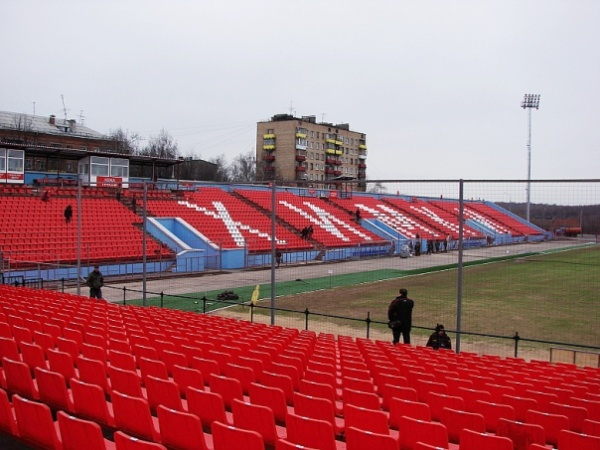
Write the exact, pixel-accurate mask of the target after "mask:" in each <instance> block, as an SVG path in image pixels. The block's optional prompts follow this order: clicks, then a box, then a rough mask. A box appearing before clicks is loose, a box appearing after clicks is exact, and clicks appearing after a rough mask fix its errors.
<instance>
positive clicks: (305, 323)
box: [304, 308, 310, 331]
mask: <svg viewBox="0 0 600 450" xmlns="http://www.w3.org/2000/svg"><path fill="white" fill-rule="evenodd" d="M309 314H310V312H309V311H308V308H306V309H305V310H304V316H305V318H304V329H305V330H307V331H308V315H309Z"/></svg>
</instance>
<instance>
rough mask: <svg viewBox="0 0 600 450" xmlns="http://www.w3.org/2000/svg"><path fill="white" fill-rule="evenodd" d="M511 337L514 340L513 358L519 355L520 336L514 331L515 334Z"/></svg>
mask: <svg viewBox="0 0 600 450" xmlns="http://www.w3.org/2000/svg"><path fill="white" fill-rule="evenodd" d="M513 339H514V340H515V358H518V356H519V340H521V337H520V336H519V332H518V331H515V335H514V336H513Z"/></svg>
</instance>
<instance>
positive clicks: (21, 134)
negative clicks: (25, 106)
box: [12, 114, 33, 142]
mask: <svg viewBox="0 0 600 450" xmlns="http://www.w3.org/2000/svg"><path fill="white" fill-rule="evenodd" d="M12 128H13V130H14V132H15V133H14V136H15V139H17V140H19V141H22V142H27V141H28V137H29V138H30V137H31V134H30V133H31V132H32V131H33V119H32V118H31V117H29V116H27V115H26V114H19V115H18V116H15V117H13V123H12Z"/></svg>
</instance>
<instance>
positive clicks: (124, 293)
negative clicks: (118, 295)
mask: <svg viewBox="0 0 600 450" xmlns="http://www.w3.org/2000/svg"><path fill="white" fill-rule="evenodd" d="M126 296H127V288H126V287H125V286H123V306H125V304H126V303H127V302H126V301H125V297H126Z"/></svg>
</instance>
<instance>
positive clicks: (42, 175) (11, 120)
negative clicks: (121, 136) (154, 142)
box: [0, 111, 181, 186]
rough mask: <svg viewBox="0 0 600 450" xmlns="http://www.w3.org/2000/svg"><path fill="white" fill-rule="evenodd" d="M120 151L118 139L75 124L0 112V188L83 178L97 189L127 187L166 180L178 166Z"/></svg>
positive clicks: (170, 162)
mask: <svg viewBox="0 0 600 450" xmlns="http://www.w3.org/2000/svg"><path fill="white" fill-rule="evenodd" d="M120 147H121V144H120V142H119V141H118V140H116V139H114V138H112V137H110V136H107V135H104V134H102V133H99V132H97V131H95V130H93V129H91V128H89V127H86V126H85V125H83V124H78V123H77V122H76V121H75V120H67V119H59V118H57V117H56V116H54V115H51V116H36V115H31V114H21V113H14V112H8V111H0V184H30V183H31V179H33V180H34V181H36V180H38V181H39V180H42V181H43V182H44V183H53V184H57V183H60V184H65V183H69V182H71V183H73V182H76V180H77V179H81V180H82V182H83V183H95V184H97V185H99V186H100V185H103V184H104V185H107V186H112V185H114V184H122V185H123V186H126V183H127V180H128V179H129V177H131V176H135V177H140V178H150V179H152V180H156V179H157V178H158V177H159V176H161V177H165V176H166V177H169V176H171V174H172V173H174V170H173V167H174V166H175V165H177V164H178V163H180V162H181V161H179V160H176V159H170V158H159V157H147V156H139V155H131V154H129V153H126V152H124V151H121V150H120ZM163 173H164V174H163ZM26 174H28V175H29V178H30V179H27V177H26Z"/></svg>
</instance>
